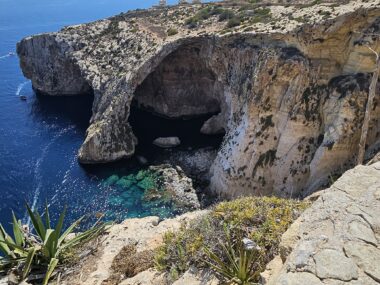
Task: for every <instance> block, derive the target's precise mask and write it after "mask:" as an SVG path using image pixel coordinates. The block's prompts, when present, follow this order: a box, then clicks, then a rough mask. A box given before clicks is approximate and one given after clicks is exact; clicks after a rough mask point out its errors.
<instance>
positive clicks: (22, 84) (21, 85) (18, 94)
mask: <svg viewBox="0 0 380 285" xmlns="http://www.w3.org/2000/svg"><path fill="white" fill-rule="evenodd" d="M29 82H30V81H29V80H28V81H25V82H23V83H20V84H19V85H18V86H17V90H16V96H18V97H20V94H21V91H22V89H24V87H25V85H26V84H28V83H29Z"/></svg>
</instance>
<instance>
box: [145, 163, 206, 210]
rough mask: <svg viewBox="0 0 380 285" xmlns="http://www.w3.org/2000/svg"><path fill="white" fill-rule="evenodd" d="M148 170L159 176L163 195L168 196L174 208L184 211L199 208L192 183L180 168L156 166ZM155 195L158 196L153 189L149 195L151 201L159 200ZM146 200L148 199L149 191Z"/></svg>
mask: <svg viewBox="0 0 380 285" xmlns="http://www.w3.org/2000/svg"><path fill="white" fill-rule="evenodd" d="M149 170H150V171H152V172H153V173H155V174H157V175H158V176H159V179H160V184H161V185H160V186H161V188H162V190H163V195H166V196H167V195H169V197H170V199H171V200H173V203H174V205H175V208H180V209H186V210H195V209H199V208H200V203H199V200H198V197H197V194H196V193H195V190H194V188H193V181H192V180H191V178H189V177H187V176H186V174H185V173H184V172H183V170H182V168H181V167H179V166H176V168H173V167H171V166H170V165H158V166H150V167H149ZM157 194H158V195H160V194H159V192H158V191H157V190H155V189H153V193H150V196H151V199H153V200H154V199H155V198H159V197H155V195H157ZM152 196H153V197H152ZM146 199H149V190H148V193H147V194H146ZM182 212H183V211H182Z"/></svg>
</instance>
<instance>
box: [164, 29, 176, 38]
mask: <svg viewBox="0 0 380 285" xmlns="http://www.w3.org/2000/svg"><path fill="white" fill-rule="evenodd" d="M167 34H168V36H169V37H170V36H174V35H176V34H178V30H177V29H175V28H169V29H168V30H167Z"/></svg>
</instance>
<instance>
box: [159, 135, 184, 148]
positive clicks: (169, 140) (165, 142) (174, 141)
mask: <svg viewBox="0 0 380 285" xmlns="http://www.w3.org/2000/svg"><path fill="white" fill-rule="evenodd" d="M153 144H154V145H156V146H159V147H162V148H171V147H176V146H179V145H180V144H181V141H180V139H179V138H178V137H166V138H156V139H155V140H154V141H153Z"/></svg>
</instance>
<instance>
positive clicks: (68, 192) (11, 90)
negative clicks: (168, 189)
mask: <svg viewBox="0 0 380 285" xmlns="http://www.w3.org/2000/svg"><path fill="white" fill-rule="evenodd" d="M156 2H158V1H154V0H133V1H131V0H0V194H1V199H0V222H1V223H2V224H5V226H6V227H8V223H9V221H10V215H11V211H12V210H13V211H15V213H16V215H17V216H18V217H24V219H25V208H24V203H25V201H27V202H28V203H30V204H32V205H34V206H35V207H36V208H38V209H41V207H42V206H43V205H44V203H45V201H48V203H49V204H50V207H51V210H52V212H53V213H54V214H55V216H56V215H57V214H58V212H59V211H60V210H61V209H62V207H63V205H65V204H67V205H68V207H69V219H70V220H73V219H76V218H78V217H79V216H80V215H82V214H85V213H90V214H92V215H95V213H97V212H102V213H107V214H108V217H109V218H110V219H117V218H119V219H122V218H126V217H132V216H145V215H149V214H157V213H159V214H160V211H161V214H162V215H164V216H165V215H167V214H168V213H169V214H170V211H169V212H168V211H164V212H162V205H149V206H148V207H147V206H145V205H144V204H143V203H142V201H141V192H140V190H139V189H124V188H120V187H119V186H117V185H110V183H108V182H109V180H107V179H109V177H112V175H114V174H116V175H118V176H119V177H121V176H122V175H127V174H129V173H133V172H134V171H136V168H133V167H131V166H130V165H129V164H128V163H119V164H116V165H112V166H105V167H87V168H83V167H81V166H80V165H79V164H78V163H77V150H78V148H79V146H80V144H81V143H82V141H83V139H84V135H85V130H86V127H87V125H88V120H89V118H90V116H91V113H90V108H91V98H89V97H70V98H48V97H41V96H36V94H35V93H34V91H33V90H32V86H31V83H30V81H28V80H27V79H26V78H24V77H23V75H22V72H21V70H20V68H19V62H18V58H17V56H8V53H9V52H15V46H16V43H17V42H18V41H19V40H21V39H22V38H23V37H25V36H28V35H33V34H37V33H42V32H49V31H57V30H59V29H60V28H62V27H63V26H66V25H71V24H78V23H84V22H89V21H93V20H97V19H100V18H104V17H108V16H112V15H115V14H118V13H120V12H125V11H127V10H130V9H136V8H147V7H150V6H152V5H153V4H155V3H156ZM169 2H170V1H169ZM20 95H22V96H26V97H27V100H26V101H22V100H20V98H19V96H20ZM107 181H108V182H107ZM120 196H123V197H126V199H125V201H124V202H125V203H126V205H127V206H128V211H126V210H125V209H123V207H124V206H123V205H124V204H123V203H119V202H120V201H119V200H120V199H119V200H118V198H117V197H120ZM115 197H116V198H115ZM115 199H116V202H115ZM115 203H116V204H117V203H119V204H117V205H115ZM127 206H125V207H127ZM53 216H54V215H53Z"/></svg>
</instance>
